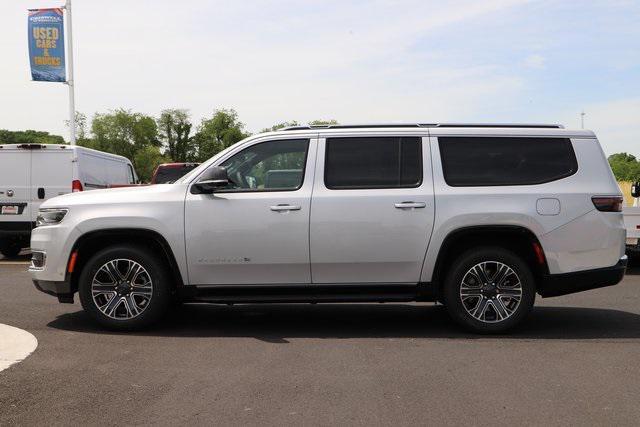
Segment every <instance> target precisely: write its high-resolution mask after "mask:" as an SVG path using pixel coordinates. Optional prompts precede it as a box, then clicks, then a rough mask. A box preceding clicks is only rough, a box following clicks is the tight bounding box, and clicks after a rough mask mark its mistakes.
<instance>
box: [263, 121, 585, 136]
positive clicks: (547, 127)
mask: <svg viewBox="0 0 640 427" xmlns="http://www.w3.org/2000/svg"><path fill="white" fill-rule="evenodd" d="M316 132H317V133H318V134H331V135H337V134H358V133H371V132H375V133H378V132H379V133H386V134H393V133H396V132H402V133H408V134H416V135H420V134H422V135H424V134H428V135H432V136H439V135H441V136H444V135H451V136H454V135H460V136H481V135H486V136H491V135H500V136H540V137H544V136H547V137H561V138H595V134H594V133H593V132H592V131H589V130H569V129H565V128H564V126H563V125H560V124H543V123H511V124H508V123H504V124H503V123H495V124H494V123H400V124H399V123H390V124H387V123H383V124H354V125H307V126H290V127H287V128H283V129H280V130H278V131H275V132H269V133H268V135H269V134H270V135H280V136H284V135H291V136H293V135H301V134H309V133H316ZM261 135H264V134H261ZM256 136H258V135H256Z"/></svg>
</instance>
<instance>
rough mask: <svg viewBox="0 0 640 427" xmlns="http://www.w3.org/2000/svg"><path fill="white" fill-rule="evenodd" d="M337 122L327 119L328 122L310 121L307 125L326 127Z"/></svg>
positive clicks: (321, 120)
mask: <svg viewBox="0 0 640 427" xmlns="http://www.w3.org/2000/svg"><path fill="white" fill-rule="evenodd" d="M337 124H338V121H337V120H335V119H329V120H323V119H320V120H312V121H310V122H309V125H311V126H326V125H337Z"/></svg>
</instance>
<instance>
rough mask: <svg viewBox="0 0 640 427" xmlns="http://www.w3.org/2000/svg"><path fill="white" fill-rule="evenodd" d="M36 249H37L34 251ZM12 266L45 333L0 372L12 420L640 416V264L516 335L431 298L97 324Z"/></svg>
mask: <svg viewBox="0 0 640 427" xmlns="http://www.w3.org/2000/svg"><path fill="white" fill-rule="evenodd" d="M25 259H26V258H25ZM25 270H26V265H25V264H19V263H18V264H7V263H6V261H2V260H0V290H1V291H2V293H1V295H2V296H1V297H0V323H4V324H8V325H12V326H15V327H18V328H22V329H25V330H27V331H28V332H30V333H32V334H33V335H35V336H36V338H37V339H38V347H37V349H36V351H35V352H34V353H33V354H32V355H31V356H29V357H28V358H27V359H25V360H24V361H22V362H21V363H18V364H16V365H13V366H11V367H10V368H8V369H7V370H5V371H2V372H0V425H8V424H9V425H11V424H20V425H33V424H45V423H46V424H48V425H51V424H58V425H61V424H101V425H115V424H187V423H188V424H207V425H210V424H214V423H215V424H220V425H229V424H296V425H298V424H312V425H319V424H322V425H332V424H358V425H370V424H375V425H381V424H394V425H409V424H439V425H442V424H445V425H460V424H467V425H482V424H489V423H491V424H498V425H512V424H516V423H517V424H525V425H542V424H545V425H548V424H551V425H567V424H574V425H577V424H588V425H594V424H596V425H637V423H638V419H639V417H640V407H639V405H640V398H639V397H640V362H639V360H640V269H637V268H636V269H632V270H631V271H630V272H629V274H628V276H627V277H626V278H625V280H624V281H623V283H622V284H620V285H618V286H615V287H612V288H605V289H600V290H596V291H591V292H586V293H582V294H576V295H573V296H566V297H560V298H556V299H549V300H540V299H539V300H538V303H537V307H536V309H535V310H534V312H533V314H532V316H531V317H530V318H529V320H528V321H527V322H526V324H525V325H524V327H523V328H521V329H520V330H519V331H518V332H517V333H515V334H513V335H510V336H504V337H478V336H471V335H467V334H465V333H462V332H461V331H460V330H458V329H457V328H456V327H455V326H453V325H452V323H451V322H450V321H449V320H448V318H447V316H446V313H445V312H444V310H443V309H442V307H439V306H434V305H432V304H423V305H419V304H345V305H334V304H330V305H290V306H286V305H262V306H255V305H254V306H233V307H228V306H205V305H195V306H194V305H192V306H184V307H181V308H178V309H176V311H175V312H173V313H172V314H171V315H170V316H169V317H168V318H167V319H166V320H165V321H164V322H163V323H162V324H161V325H160V326H159V327H158V328H156V329H154V330H151V331H147V332H144V333H134V334H120V333H111V332H105V331H101V330H99V329H97V328H96V327H95V326H93V325H92V324H91V323H89V320H88V319H87V318H86V317H85V316H84V314H83V313H82V312H81V309H80V305H79V303H77V302H76V304H74V305H62V304H58V303H57V301H56V300H55V299H54V298H52V297H49V296H47V295H44V294H42V293H40V292H38V291H36V289H35V288H34V287H33V285H32V284H31V282H30V279H29V276H28V274H27V273H26V271H25Z"/></svg>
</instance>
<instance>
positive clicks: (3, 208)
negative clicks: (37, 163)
mask: <svg viewBox="0 0 640 427" xmlns="http://www.w3.org/2000/svg"><path fill="white" fill-rule="evenodd" d="M30 170H31V150H26V149H22V148H15V149H14V148H4V149H2V150H0V221H1V222H29V221H31V205H30V199H31V197H30V190H29V189H30V179H31V178H30Z"/></svg>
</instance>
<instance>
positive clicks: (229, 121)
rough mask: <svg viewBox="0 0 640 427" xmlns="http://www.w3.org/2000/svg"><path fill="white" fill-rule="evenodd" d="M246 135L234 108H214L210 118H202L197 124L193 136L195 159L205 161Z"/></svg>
mask: <svg viewBox="0 0 640 427" xmlns="http://www.w3.org/2000/svg"><path fill="white" fill-rule="evenodd" d="M247 136H249V134H248V133H245V131H244V124H243V123H242V122H240V121H239V120H238V113H236V111H235V110H233V109H219V110H216V111H215V112H214V114H213V116H212V117H211V118H209V119H203V120H202V122H201V123H200V126H198V131H197V132H196V134H195V136H194V142H195V147H196V153H197V154H196V156H195V160H198V161H201V162H202V161H205V160H207V159H208V158H210V157H212V156H214V155H216V154H218V153H219V152H220V151H222V150H224V149H225V148H227V147H229V146H231V145H233V144H235V143H236V142H238V141H240V140H242V139H244V138H246V137H247Z"/></svg>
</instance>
